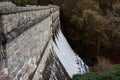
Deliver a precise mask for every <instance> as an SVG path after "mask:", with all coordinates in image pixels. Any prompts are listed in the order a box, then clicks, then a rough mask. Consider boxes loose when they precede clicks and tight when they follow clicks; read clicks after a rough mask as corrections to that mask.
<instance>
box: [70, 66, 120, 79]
mask: <svg viewBox="0 0 120 80" xmlns="http://www.w3.org/2000/svg"><path fill="white" fill-rule="evenodd" d="M72 80H120V65H115V66H114V68H113V70H109V71H103V72H90V73H86V74H83V75H80V74H77V75H74V77H73V79H72Z"/></svg>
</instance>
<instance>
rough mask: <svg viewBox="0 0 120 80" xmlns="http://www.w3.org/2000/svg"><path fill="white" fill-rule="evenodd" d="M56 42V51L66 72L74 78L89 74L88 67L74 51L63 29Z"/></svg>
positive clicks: (57, 35) (56, 37) (59, 31)
mask: <svg viewBox="0 0 120 80" xmlns="http://www.w3.org/2000/svg"><path fill="white" fill-rule="evenodd" d="M54 37H55V40H54V50H55V53H56V55H57V56H58V58H59V60H60V62H61V63H62V65H63V66H64V68H65V70H66V71H67V73H68V74H69V76H70V77H72V76H73V75H75V74H84V73H87V72H88V66H87V65H86V64H85V63H84V62H83V60H82V59H81V58H80V57H79V56H78V55H77V54H76V53H75V52H74V51H73V50H72V48H71V47H70V45H69V43H68V42H67V40H66V38H65V37H64V35H63V33H62V31H61V29H60V28H59V30H58V33H57V34H56V36H54Z"/></svg>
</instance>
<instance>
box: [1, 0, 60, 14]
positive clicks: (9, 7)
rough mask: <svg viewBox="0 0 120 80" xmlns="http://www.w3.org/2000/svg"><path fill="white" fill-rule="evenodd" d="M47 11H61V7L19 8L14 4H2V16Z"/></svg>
mask: <svg viewBox="0 0 120 80" xmlns="http://www.w3.org/2000/svg"><path fill="white" fill-rule="evenodd" d="M45 9H52V11H54V10H56V9H59V7H58V6H55V5H49V6H35V5H33V6H31V5H30V6H26V7H19V6H16V5H15V4H13V3H12V2H0V14H11V13H18V12H26V11H35V10H45Z"/></svg>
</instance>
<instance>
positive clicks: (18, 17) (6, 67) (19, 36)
mask: <svg viewBox="0 0 120 80" xmlns="http://www.w3.org/2000/svg"><path fill="white" fill-rule="evenodd" d="M4 4H5V5H7V4H8V5H11V3H4ZM13 5H14V4H12V7H11V8H13ZM0 7H1V8H2V7H4V5H3V4H2V3H0ZM1 8H0V14H1V15H0V23H1V24H0V25H1V26H0V27H1V29H2V30H0V34H2V33H3V35H5V43H3V44H0V56H1V58H0V64H1V65H0V80H4V79H5V80H7V79H8V80H68V75H67V73H66V71H65V70H64V68H63V66H62V65H61V63H60V62H59V60H58V58H57V56H56V55H55V54H54V51H53V49H52V47H53V43H52V41H53V39H52V27H53V24H55V23H56V22H57V23H56V24H58V23H59V17H58V16H59V7H57V6H54V7H50V6H47V7H43V6H41V7H40V6H33V7H31V8H30V7H28V8H27V7H16V6H15V5H14V9H12V11H10V10H9V9H8V7H6V8H5V9H4V10H3V9H1ZM9 8H10V7H9ZM6 10H8V11H6ZM56 20H57V21H56ZM54 27H55V26H54ZM3 35H2V36H3ZM2 54H4V56H5V57H4V56H3V55H2Z"/></svg>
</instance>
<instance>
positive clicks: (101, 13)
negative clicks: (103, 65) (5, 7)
mask: <svg viewBox="0 0 120 80" xmlns="http://www.w3.org/2000/svg"><path fill="white" fill-rule="evenodd" d="M0 1H12V2H13V3H15V4H17V5H19V6H25V5H27V4H30V5H48V4H49V3H52V4H54V5H59V6H61V23H62V30H63V32H64V34H65V36H66V37H67V39H68V41H69V43H70V45H71V46H72V48H73V49H74V50H75V52H76V53H78V54H79V55H80V56H81V57H82V58H83V60H84V61H85V62H86V63H87V64H88V65H89V66H91V65H93V64H96V63H97V62H98V59H97V56H104V57H107V58H109V59H111V60H112V61H114V60H113V58H111V57H114V59H116V60H117V61H114V62H113V63H119V61H120V58H119V56H120V53H119V52H120V0H0Z"/></svg>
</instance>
